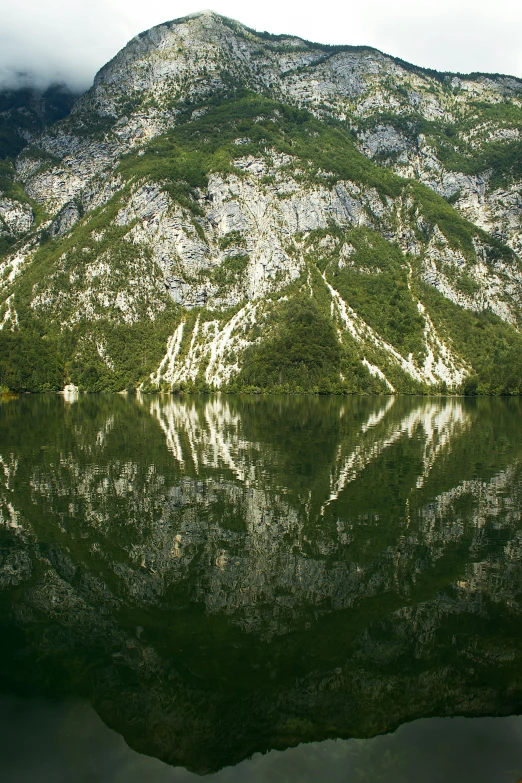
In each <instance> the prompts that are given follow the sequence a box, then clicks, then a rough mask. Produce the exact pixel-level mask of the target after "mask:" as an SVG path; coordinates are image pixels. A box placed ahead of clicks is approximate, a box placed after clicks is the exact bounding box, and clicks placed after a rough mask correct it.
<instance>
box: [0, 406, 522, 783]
mask: <svg viewBox="0 0 522 783" xmlns="http://www.w3.org/2000/svg"><path fill="white" fill-rule="evenodd" d="M521 457H522V403H521V401H520V400H517V399H457V398H454V399H438V398H404V397H402V398H385V397H383V398H353V399H352V398H349V399H340V398H312V397H310V398H308V397H298V398H276V397H270V398H250V397H246V398H241V397H233V396H220V395H213V396H208V397H192V398H191V397H189V398H182V399H179V398H176V397H150V396H147V397H139V396H138V397H129V398H125V397H120V396H110V397H109V396H108V397H100V396H80V397H79V398H78V399H75V398H63V397H59V396H53V395H49V396H41V397H33V396H24V397H22V398H19V399H16V400H12V401H9V402H5V403H2V404H1V405H0V693H2V694H3V696H0V778H1V779H2V781H9V782H11V781H14V782H15V783H22V781H24V782H25V781H34V780H36V779H38V780H39V781H52V782H53V783H55V782H56V783H61V781H64V782H65V781H73V780H74V781H75V783H83V782H84V781H85V783H87V781H89V783H90V782H91V781H102V782H103V783H109V781H130V782H131V783H134V781H142V780H147V781H149V780H150V781H152V782H153V783H159V782H160V781H161V783H163V781H165V782H167V781H168V782H169V783H170V781H172V782H173V783H174V782H178V781H179V782H180V783H181V782H182V781H183V782H185V781H195V780H197V777H196V773H197V774H199V775H201V774H209V775H210V779H212V780H216V781H220V783H229V782H230V783H232V781H234V783H235V782H236V781H237V783H239V781H241V782H243V781H245V783H261V781H263V782H264V781H267V782H268V781H270V782H272V781H274V783H278V782H279V781H281V783H283V781H291V782H292V783H297V781H303V782H304V783H312V782H313V783H318V782H319V781H323V780H325V781H333V782H334V783H336V782H337V781H339V783H340V782H341V781H343V783H355V782H356V781H381V780H382V781H386V783H399V782H400V783H402V782H403V781H404V782H405V783H409V782H410V781H411V782H412V783H413V781H415V782H416V781H423V782H424V781H425V782H426V783H439V781H440V782H441V783H442V781H449V782H450V783H451V781H453V780H455V781H462V783H466V782H467V781H470V783H471V781H473V783H489V781H495V782H496V783H497V782H498V783H516V782H517V781H518V780H519V779H520V778H522V719H521V718H518V717H517V715H519V714H520V713H522V464H521ZM379 735H385V736H379ZM122 738H123V739H122ZM371 738H374V739H371ZM140 754H145V755H140ZM148 757H152V758H148Z"/></svg>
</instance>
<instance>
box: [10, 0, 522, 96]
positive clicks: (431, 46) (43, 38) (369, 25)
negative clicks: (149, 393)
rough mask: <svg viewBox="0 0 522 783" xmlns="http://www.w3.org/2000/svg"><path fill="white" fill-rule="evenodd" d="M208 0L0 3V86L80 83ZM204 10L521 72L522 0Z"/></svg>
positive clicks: (412, 54)
mask: <svg viewBox="0 0 522 783" xmlns="http://www.w3.org/2000/svg"><path fill="white" fill-rule="evenodd" d="M208 2H209V0H199V2H197V0H196V1H194V0H183V1H179V2H178V1H177V0H88V1H87V0H0V18H1V25H0V86H12V85H13V84H18V83H20V81H22V82H23V81H24V80H25V81H26V82H28V83H32V84H36V85H38V86H42V87H43V86H46V85H47V84H49V83H51V82H53V81H64V82H66V83H67V84H69V85H70V86H71V87H73V88H75V89H85V88H87V87H88V86H89V85H90V84H91V83H92V80H93V77H94V75H95V73H96V71H97V70H98V69H99V68H101V67H102V65H104V64H105V63H106V62H107V61H108V60H110V59H111V58H112V57H113V56H114V55H115V54H116V52H117V51H119V49H121V48H122V47H123V46H125V44H126V43H127V41H129V40H130V39H131V38H133V37H134V36H135V35H137V34H138V33H139V32H141V31H142V30H147V29H148V28H150V27H153V26H154V25H157V24H160V23H161V22H165V21H168V20H170V19H175V18H178V17H180V16H185V15H186V14H189V13H194V12H196V11H202V10H204V9H205V5H204V3H208ZM202 3H203V5H202ZM206 7H207V8H208V7H209V8H211V9H212V10H213V11H216V12H217V13H220V14H223V15H224V16H229V17H232V18H234V19H238V20H239V21H240V22H243V24H246V25H247V26H249V27H253V28H254V29H256V30H260V31H262V30H267V31H268V32H270V33H290V34H292V35H296V36H300V37H301V38H306V39H308V40H311V41H318V42H320V43H327V44H351V45H357V44H366V45H368V46H373V47H375V48H376V49H380V50H381V51H383V52H386V53H387V54H391V55H394V56H396V57H401V58H402V59H403V60H407V61H408V62H411V63H414V64H415V65H421V66H424V67H427V68H435V69H436V70H440V71H455V72H461V73H469V72H472V71H482V72H492V73H507V74H512V75H515V76H519V77H522V36H521V35H520V31H521V30H522V3H521V2H520V0H495V2H491V0H415V1H414V0H388V1H386V0H320V2H317V1H316V2H314V3H311V2H307V0H262V1H261V2H256V3H252V2H251V3H247V2H244V0H242V1H240V0H214V2H213V4H212V5H210V6H209V5H207V6H206ZM20 74H23V76H20Z"/></svg>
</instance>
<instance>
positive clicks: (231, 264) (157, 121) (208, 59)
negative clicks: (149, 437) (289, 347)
mask: <svg viewBox="0 0 522 783" xmlns="http://www.w3.org/2000/svg"><path fill="white" fill-rule="evenodd" d="M521 127H522V83H521V82H520V81H519V80H517V79H514V78H510V77H500V76H485V75H475V76H471V77H456V76H452V75H447V74H446V75H444V74H436V73H432V72H428V71H423V70H422V69H418V68H415V67H413V66H409V65H408V64H406V63H402V62H399V61H397V60H394V59H393V58H389V57H387V56H385V55H383V54H381V53H380V52H377V51H375V50H371V49H365V48H354V47H334V48H328V47H324V46H319V45H316V44H311V43H308V42H305V41H301V40H299V39H296V38H292V37H288V36H277V37H275V36H267V35H260V34H257V33H255V32H253V31H251V30H249V29H247V28H245V27H243V26H242V25H240V24H239V23H236V22H233V21H231V20H228V19H225V18H223V17H219V16H217V15H216V14H214V13H212V12H208V13H203V14H196V15H194V16H192V17H187V18H185V19H181V20H176V21H174V22H170V23H167V24H164V25H160V26H159V27H157V28H154V29H152V30H150V31H148V32H146V33H143V34H141V35H140V36H138V37H137V38H135V39H134V40H133V41H131V42H130V43H129V44H128V45H127V46H126V47H125V48H124V49H123V50H122V51H121V52H120V53H119V54H118V55H117V56H116V57H115V58H114V59H113V60H112V61H111V62H110V63H108V64H107V65H106V66H105V67H104V68H103V69H102V70H101V71H100V72H99V74H98V75H97V77H96V79H95V82H94V86H93V87H92V88H91V90H89V92H88V93H86V95H84V96H83V97H82V98H81V99H80V100H79V101H78V102H77V103H76V104H75V106H74V108H73V111H72V113H71V115H70V116H69V117H67V118H66V119H64V120H62V121H61V122H58V123H57V124H55V125H53V126H52V127H50V128H49V129H48V130H47V131H45V132H44V133H43V134H42V135H41V136H39V137H38V139H36V140H35V142H34V143H33V144H32V146H31V147H30V148H28V149H26V150H24V151H23V152H22V153H21V154H20V155H19V157H18V159H17V161H16V177H15V180H14V182H13V186H12V188H11V192H10V193H9V194H4V197H3V199H4V200H3V201H1V202H0V209H1V210H3V211H2V213H1V214H2V215H3V217H2V221H3V223H2V225H3V231H4V234H5V235H6V236H7V235H8V236H9V237H10V240H11V241H14V240H17V241H18V244H15V246H14V247H13V248H12V250H11V251H7V252H6V254H5V256H4V261H3V262H2V264H1V271H2V279H3V282H2V294H1V296H2V298H3V301H4V304H3V306H2V309H1V310H0V323H1V324H2V326H3V330H4V332H5V330H10V331H11V332H12V334H13V336H11V337H10V338H3V339H5V340H8V341H9V340H10V341H11V342H10V343H9V344H10V345H11V343H13V341H16V339H15V338H16V334H17V332H18V331H19V330H20V329H21V328H22V326H27V328H28V330H29V331H36V333H37V334H39V335H42V334H46V335H47V338H48V339H47V343H46V349H45V350H46V351H50V352H51V354H52V357H53V360H55V361H56V372H55V373H54V374H53V377H52V379H49V378H45V379H43V378H41V377H40V375H41V373H37V375H38V378H37V379H36V380H35V381H33V382H32V383H33V385H36V387H37V388H44V387H45V385H46V384H47V385H50V386H51V387H52V386H58V387H59V386H61V385H63V384H64V383H65V382H68V381H72V382H74V383H76V384H79V385H83V386H84V387H86V388H91V389H92V390H96V389H101V388H112V389H115V390H118V389H120V388H124V387H125V385H128V384H129V383H130V384H134V385H141V386H142V387H143V388H150V387H161V386H165V387H169V388H170V387H173V386H174V387H175V386H179V385H180V384H188V385H191V384H192V385H194V384H196V385H197V386H200V387H201V386H206V387H209V386H211V387H215V388H225V387H229V388H236V387H244V386H253V387H259V388H287V387H288V388H290V387H296V386H297V387H299V388H303V389H319V388H324V389H326V390H328V389H329V390H332V389H339V390H343V389H344V390H346V391H361V390H370V391H372V390H373V391H387V392H390V391H392V390H396V391H411V390H421V389H434V388H441V387H444V388H454V389H455V388H461V387H462V384H463V383H464V382H465V379H466V378H471V379H472V380H473V383H474V387H473V388H476V387H477V384H479V386H478V388H479V389H480V388H481V389H482V390H484V391H500V390H503V391H508V392H517V391H518V390H519V389H520V373H521V372H522V370H521V369H520V367H519V361H518V363H517V357H518V356H519V349H520V346H521V345H522V342H521V338H520V336H519V328H520V323H521V312H522V310H521V308H522V293H521V291H522V289H521V275H522V272H521V261H520V257H519V253H520V250H521V233H520V231H521V215H522V211H521V204H520V196H519V191H520V180H521V178H522V171H521V170H519V166H520V164H519V161H520V155H519V146H520V144H521V143H522V142H521V141H520V139H519V134H520V128H521ZM15 186H16V188H18V193H14V192H13V188H14V187H15ZM22 188H23V190H22ZM17 195H18V199H17V198H16V196H17ZM35 218H36V219H35ZM303 299H308V300H309V302H310V303H312V304H313V313H312V315H311V316H310V317H311V318H312V319H313V321H314V324H315V327H314V329H315V332H316V334H319V333H323V332H324V330H325V329H327V328H330V329H332V330H333V334H334V339H335V341H336V344H337V348H336V351H337V353H336V356H338V359H336V360H335V361H330V360H329V361H328V362H327V363H326V364H325V365H324V366H321V367H318V366H316V365H317V363H316V365H313V366H312V365H310V363H308V364H307V363H306V361H305V364H304V365H303V366H304V370H302V371H301V370H297V369H296V367H295V366H292V367H284V368H281V367H279V366H278V365H277V362H274V357H273V354H274V353H277V351H278V348H277V346H274V345H273V344H272V343H270V341H269V340H268V339H267V338H268V337H269V336H272V337H274V339H275V338H276V337H277V336H278V337H280V338H281V339H284V335H285V334H288V332H289V329H291V327H290V326H289V324H288V321H289V319H290V321H291V320H292V318H293V317H294V316H295V312H294V313H293V315H292V313H290V311H291V310H292V303H294V304H295V303H296V302H302V300H303ZM285 303H286V304H285ZM295 307H297V309H298V310H299V306H298V305H295ZM294 309H295V308H294ZM301 309H302V308H301ZM289 313H290V314H289ZM296 317H297V320H298V321H299V318H301V316H300V315H298V316H296ZM321 319H323V320H321ZM324 319H326V321H327V322H328V327H327V326H326V325H325V321H324ZM294 320H295V319H294ZM123 325H132V326H133V327H134V333H135V334H136V342H135V346H134V347H135V352H136V351H137V352H139V353H140V354H141V355H142V357H143V358H142V361H141V362H140V366H139V368H138V369H136V371H133V370H130V369H129V366H128V364H129V362H128V361H127V360H126V359H122V352H121V350H120V347H119V346H120V343H119V339H118V338H117V336H116V335H117V333H118V329H120V328H121V327H122V326H123ZM20 339H21V338H20ZM323 348H324V346H323ZM307 354H310V350H308V351H307ZM64 356H67V362H66V363H64V362H63V357H64ZM57 357H60V358H57ZM65 364H67V366H65ZM301 364H302V362H301ZM294 365H295V362H294ZM508 368H509V369H508ZM2 375H3V378H2V380H3V382H4V383H5V384H7V385H10V386H12V387H17V388H25V387H27V386H29V387H30V386H31V381H28V380H27V378H26V377H25V376H24V372H23V369H22V370H20V369H19V368H17V367H15V368H13V367H12V366H11V365H10V367H9V368H6V367H4V368H3V372H2Z"/></svg>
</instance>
